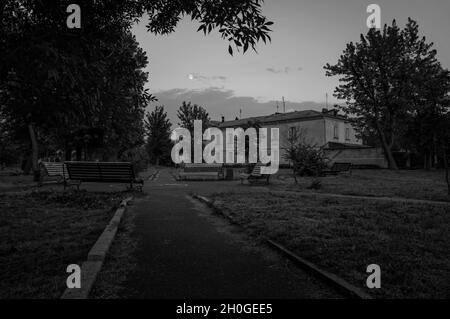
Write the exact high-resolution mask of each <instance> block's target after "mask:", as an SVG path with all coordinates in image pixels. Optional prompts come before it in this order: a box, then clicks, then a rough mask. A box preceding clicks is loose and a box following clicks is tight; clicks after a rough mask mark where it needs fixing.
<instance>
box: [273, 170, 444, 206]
mask: <svg viewBox="0 0 450 319" xmlns="http://www.w3.org/2000/svg"><path fill="white" fill-rule="evenodd" d="M283 177H284V179H282V181H281V183H277V185H276V187H278V188H280V189H284V190H289V191H306V190H307V188H308V187H309V186H310V185H311V183H312V181H313V180H314V178H309V177H300V178H298V181H299V184H298V185H295V184H294V181H293V179H292V178H290V176H288V175H285V176H283ZM320 181H321V183H322V188H321V189H320V190H319V191H320V192H323V193H336V194H344V195H362V196H386V197H402V198H411V199H424V200H437V201H450V196H448V194H447V184H446V182H445V179H444V172H443V171H424V170H417V171H407V170H401V171H390V170H354V171H353V173H352V175H350V176H349V175H338V176H328V177H322V178H320Z"/></svg>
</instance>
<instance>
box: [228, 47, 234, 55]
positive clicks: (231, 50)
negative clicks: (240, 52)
mask: <svg viewBox="0 0 450 319" xmlns="http://www.w3.org/2000/svg"><path fill="white" fill-rule="evenodd" d="M228 53H230V55H233V48H232V47H231V45H229V46H228Z"/></svg>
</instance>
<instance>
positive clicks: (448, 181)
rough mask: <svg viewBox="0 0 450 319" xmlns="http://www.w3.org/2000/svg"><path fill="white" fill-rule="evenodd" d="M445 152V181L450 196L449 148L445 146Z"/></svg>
mask: <svg viewBox="0 0 450 319" xmlns="http://www.w3.org/2000/svg"><path fill="white" fill-rule="evenodd" d="M443 153H444V168H445V181H446V182H447V188H448V195H449V196H450V180H449V175H450V174H449V171H448V158H447V149H446V148H445V146H444V148H443Z"/></svg>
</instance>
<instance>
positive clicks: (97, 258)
mask: <svg viewBox="0 0 450 319" xmlns="http://www.w3.org/2000/svg"><path fill="white" fill-rule="evenodd" d="M132 200H133V197H128V198H127V199H125V200H123V201H122V203H121V204H120V207H119V208H118V209H117V210H116V212H115V214H114V216H113V218H112V219H111V221H110V222H109V224H108V225H107V226H106V228H105V230H104V231H103V233H102V234H101V235H100V237H99V238H98V239H97V242H96V243H95V244H94V246H92V248H91V250H90V251H89V253H88V257H87V261H85V262H84V263H83V264H82V265H81V288H79V289H76V288H74V289H69V288H67V289H66V290H65V291H64V293H63V295H62V296H61V299H87V298H88V296H89V293H90V292H91V290H92V287H93V286H94V283H95V280H96V278H97V275H98V273H99V272H100V270H101V269H102V266H103V262H104V260H105V258H106V254H107V253H108V250H109V248H110V247H111V244H112V242H113V240H114V237H115V236H116V234H117V230H118V228H119V224H120V221H121V220H122V217H123V214H124V213H125V211H126V207H127V206H128V204H129V202H131V201H132Z"/></svg>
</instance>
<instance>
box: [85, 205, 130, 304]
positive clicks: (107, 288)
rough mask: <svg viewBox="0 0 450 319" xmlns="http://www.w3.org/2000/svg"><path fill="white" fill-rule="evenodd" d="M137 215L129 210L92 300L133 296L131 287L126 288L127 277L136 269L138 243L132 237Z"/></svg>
mask: <svg viewBox="0 0 450 319" xmlns="http://www.w3.org/2000/svg"><path fill="white" fill-rule="evenodd" d="M135 217H136V215H135V214H134V211H133V210H132V209H128V210H127V211H126V212H125V215H124V217H123V219H122V222H121V223H120V225H119V229H118V231H117V235H116V238H115V240H114V242H113V244H112V246H111V249H110V250H109V252H108V255H107V256H106V260H105V263H104V264H103V267H102V271H101V272H100V273H99V274H98V277H97V280H96V281H95V284H94V287H93V289H92V291H91V294H90V296H89V297H90V298H92V299H118V298H127V297H128V296H131V295H132V292H131V291H130V289H132V288H130V287H126V288H125V283H126V281H127V276H128V274H129V273H131V272H132V271H133V269H134V268H135V267H136V259H135V257H134V251H135V250H136V247H137V244H138V243H137V241H136V239H135V238H133V237H132V233H133V230H134V226H135V222H134V219H135Z"/></svg>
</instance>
